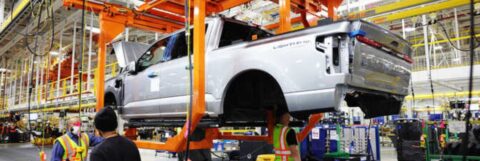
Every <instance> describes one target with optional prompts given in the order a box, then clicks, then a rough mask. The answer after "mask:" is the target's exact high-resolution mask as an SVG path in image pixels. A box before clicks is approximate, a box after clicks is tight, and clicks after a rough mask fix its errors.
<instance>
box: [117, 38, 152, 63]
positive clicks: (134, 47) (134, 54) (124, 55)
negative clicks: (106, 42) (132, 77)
mask: <svg viewBox="0 0 480 161" xmlns="http://www.w3.org/2000/svg"><path fill="white" fill-rule="evenodd" d="M112 46H113V50H112V52H114V53H115V56H116V57H117V61H118V65H119V66H120V67H122V68H124V67H126V66H127V64H128V63H130V62H132V61H137V60H138V58H140V56H142V54H143V53H145V52H146V51H147V50H148V48H149V45H148V44H143V43H136V42H125V41H120V42H116V43H113V44H112Z"/></svg>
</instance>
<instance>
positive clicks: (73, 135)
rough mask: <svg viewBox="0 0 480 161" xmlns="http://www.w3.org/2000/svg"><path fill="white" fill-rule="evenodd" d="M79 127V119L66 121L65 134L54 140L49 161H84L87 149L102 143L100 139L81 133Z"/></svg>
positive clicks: (74, 118)
mask: <svg viewBox="0 0 480 161" xmlns="http://www.w3.org/2000/svg"><path fill="white" fill-rule="evenodd" d="M81 125H82V123H81V121H80V118H79V117H72V118H70V119H69V120H68V121H67V133H66V134H64V135H62V136H60V137H59V138H57V139H56V140H55V144H54V145H53V148H52V159H51V161H86V160H87V157H88V156H87V154H88V147H89V146H95V145H97V144H98V143H100V142H102V141H103V138H101V137H96V136H95V135H93V134H85V133H82V132H81V131H80V127H81Z"/></svg>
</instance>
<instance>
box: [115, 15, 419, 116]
mask: <svg viewBox="0 0 480 161" xmlns="http://www.w3.org/2000/svg"><path fill="white" fill-rule="evenodd" d="M191 30H193V29H191ZM205 36H206V38H205V46H206V93H205V99H206V103H207V105H206V107H207V112H206V113H205V118H211V119H217V120H220V121H219V122H218V123H219V124H220V125H222V124H223V125H226V124H229V123H234V122H255V121H262V120H265V117H266V111H267V110H272V109H273V110H288V111H290V112H291V113H292V115H293V116H296V117H298V118H305V116H308V115H309V114H311V113H314V112H327V111H335V110H338V109H339V107H340V106H341V105H342V102H343V101H345V102H346V104H347V105H348V106H350V107H360V108H361V109H362V111H363V112H364V113H365V117H367V118H370V117H375V116H382V115H390V114H397V113H399V111H400V108H401V105H402V102H403V99H404V97H405V96H406V95H407V94H408V86H409V81H410V77H411V66H412V59H411V58H410V55H411V52H412V49H411V46H410V44H409V43H408V42H407V41H405V40H403V39H402V38H400V37H399V36H397V35H395V34H393V33H391V32H390V31H388V30H385V29H383V28H381V27H379V26H376V25H373V24H370V23H367V22H364V21H360V20H358V21H340V22H334V23H331V24H326V25H321V26H317V27H312V28H307V29H303V30H299V31H294V32H289V33H285V34H280V35H273V34H271V33H269V32H267V31H265V30H262V29H261V28H259V27H258V26H254V25H251V24H248V23H245V22H241V21H238V20H233V19H229V18H224V17H211V18H209V19H207V22H206V35H205ZM191 40H193V38H192V39H191ZM191 44H193V42H192V43H191ZM113 47H114V50H113V52H115V54H116V56H117V59H118V63H119V65H120V67H121V72H120V74H119V75H118V76H116V77H114V78H111V79H109V80H107V81H106V84H107V85H106V89H105V105H113V106H118V108H119V109H121V110H120V111H121V112H120V113H121V116H122V117H123V118H124V119H127V120H148V119H157V120H165V119H175V118H177V119H178V118H184V117H185V115H186V112H185V111H186V105H187V103H188V101H189V94H188V93H189V92H188V89H189V75H188V57H187V43H186V40H185V31H178V32H175V33H172V34H170V35H167V36H164V37H163V38H161V39H160V40H159V41H157V42H155V43H153V44H151V45H143V44H136V43H131V42H118V43H115V44H113ZM190 49H192V47H190Z"/></svg>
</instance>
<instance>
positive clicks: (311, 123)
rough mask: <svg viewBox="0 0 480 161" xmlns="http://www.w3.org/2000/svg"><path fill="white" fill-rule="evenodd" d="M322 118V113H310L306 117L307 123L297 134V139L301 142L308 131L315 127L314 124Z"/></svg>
mask: <svg viewBox="0 0 480 161" xmlns="http://www.w3.org/2000/svg"><path fill="white" fill-rule="evenodd" d="M322 118H323V113H318V114H312V115H310V118H309V119H308V124H307V126H305V128H303V130H302V131H301V132H300V133H298V134H297V140H298V141H300V142H302V141H303V139H305V138H306V137H307V136H308V134H309V133H310V131H312V129H313V128H314V127H315V125H316V124H317V123H318V122H319V121H320V120H321V119H322Z"/></svg>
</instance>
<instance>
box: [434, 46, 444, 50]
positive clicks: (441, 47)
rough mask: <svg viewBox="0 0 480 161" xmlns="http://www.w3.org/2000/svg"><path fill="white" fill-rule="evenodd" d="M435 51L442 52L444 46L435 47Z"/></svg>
mask: <svg viewBox="0 0 480 161" xmlns="http://www.w3.org/2000/svg"><path fill="white" fill-rule="evenodd" d="M433 49H435V50H441V49H443V46H434V47H433Z"/></svg>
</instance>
